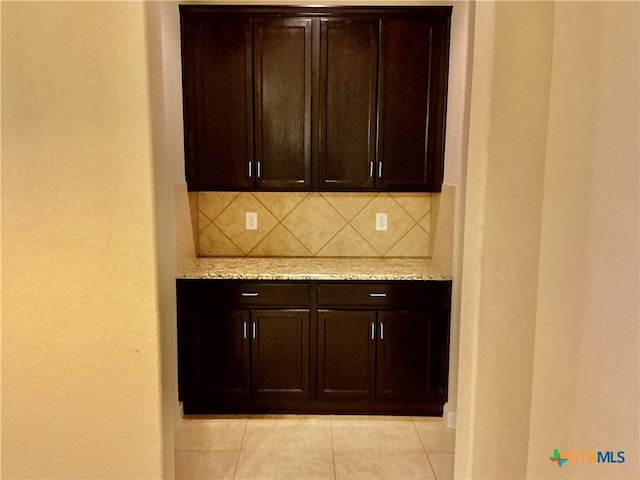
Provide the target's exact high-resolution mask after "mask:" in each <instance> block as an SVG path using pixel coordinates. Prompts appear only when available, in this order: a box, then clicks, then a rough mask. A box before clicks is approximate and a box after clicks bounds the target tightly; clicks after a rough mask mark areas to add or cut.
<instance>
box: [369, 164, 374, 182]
mask: <svg viewBox="0 0 640 480" xmlns="http://www.w3.org/2000/svg"><path fill="white" fill-rule="evenodd" d="M371 177H373V162H369V178H371Z"/></svg>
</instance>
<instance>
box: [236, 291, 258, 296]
mask: <svg viewBox="0 0 640 480" xmlns="http://www.w3.org/2000/svg"><path fill="white" fill-rule="evenodd" d="M240 295H242V296H243V297H257V296H258V295H260V294H259V293H258V292H242V293H241V294H240Z"/></svg>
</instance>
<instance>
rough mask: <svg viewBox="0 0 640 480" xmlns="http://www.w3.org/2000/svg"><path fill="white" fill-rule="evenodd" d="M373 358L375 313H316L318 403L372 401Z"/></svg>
mask: <svg viewBox="0 0 640 480" xmlns="http://www.w3.org/2000/svg"><path fill="white" fill-rule="evenodd" d="M375 358H376V315H375V312H371V311H347V310H342V311H340V310H320V311H319V312H318V396H319V397H320V398H321V399H331V400H345V401H350V400H373V398H374V396H375Z"/></svg>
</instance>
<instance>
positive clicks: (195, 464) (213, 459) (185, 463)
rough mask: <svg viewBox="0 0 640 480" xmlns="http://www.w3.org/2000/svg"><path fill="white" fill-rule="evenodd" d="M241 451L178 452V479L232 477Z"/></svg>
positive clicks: (209, 479) (194, 479) (199, 479)
mask: <svg viewBox="0 0 640 480" xmlns="http://www.w3.org/2000/svg"><path fill="white" fill-rule="evenodd" d="M238 455H239V452H176V480H196V479H198V480H204V479H206V480H218V479H232V478H233V474H234V472H235V468H236V464H237V462H238Z"/></svg>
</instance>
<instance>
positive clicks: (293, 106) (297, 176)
mask: <svg viewBox="0 0 640 480" xmlns="http://www.w3.org/2000/svg"><path fill="white" fill-rule="evenodd" d="M254 42H255V44H254V71H255V132H256V139H255V141H256V162H257V164H256V175H257V178H256V186H257V187H258V188H260V189H291V190H304V189H306V190H308V189H309V188H310V186H311V19H305V18H301V19H290V18H289V19H272V20H265V19H259V20H255V23H254Z"/></svg>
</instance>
